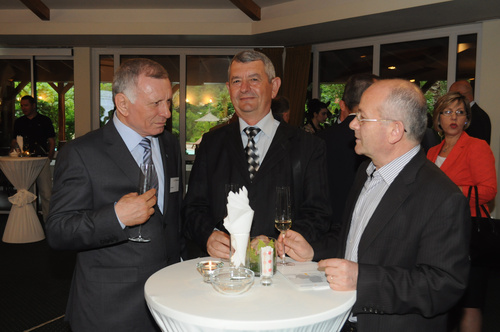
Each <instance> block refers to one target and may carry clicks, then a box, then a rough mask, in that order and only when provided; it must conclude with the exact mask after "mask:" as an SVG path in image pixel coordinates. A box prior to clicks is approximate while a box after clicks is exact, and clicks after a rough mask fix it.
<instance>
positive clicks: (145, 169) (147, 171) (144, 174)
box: [129, 164, 156, 243]
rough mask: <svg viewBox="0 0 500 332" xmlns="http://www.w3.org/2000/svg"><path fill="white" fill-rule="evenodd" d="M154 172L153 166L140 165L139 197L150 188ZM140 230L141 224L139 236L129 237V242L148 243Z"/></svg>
mask: <svg viewBox="0 0 500 332" xmlns="http://www.w3.org/2000/svg"><path fill="white" fill-rule="evenodd" d="M155 172H156V170H155V166H154V165H153V164H142V165H141V173H140V175H139V195H142V194H144V193H145V192H146V191H148V190H149V189H151V188H152V180H153V175H154V174H155ZM141 229H142V224H141V225H139V234H138V235H137V236H135V237H129V240H130V241H133V242H141V243H146V242H150V241H151V239H149V238H145V237H143V236H142V234H141Z"/></svg>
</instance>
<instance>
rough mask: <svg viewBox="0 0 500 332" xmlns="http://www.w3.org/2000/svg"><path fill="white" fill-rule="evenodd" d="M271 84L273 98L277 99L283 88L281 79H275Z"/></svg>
mask: <svg viewBox="0 0 500 332" xmlns="http://www.w3.org/2000/svg"><path fill="white" fill-rule="evenodd" d="M271 84H272V85H273V94H272V96H273V98H274V97H276V95H277V94H278V91H279V90H280V86H281V78H279V77H275V78H273V79H272V81H271Z"/></svg>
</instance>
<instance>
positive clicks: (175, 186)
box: [170, 177, 179, 193]
mask: <svg viewBox="0 0 500 332" xmlns="http://www.w3.org/2000/svg"><path fill="white" fill-rule="evenodd" d="M178 191H179V178H178V177H176V178H170V192H171V193H176V192H178Z"/></svg>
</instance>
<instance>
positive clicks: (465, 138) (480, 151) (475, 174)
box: [427, 132, 497, 216]
mask: <svg viewBox="0 0 500 332" xmlns="http://www.w3.org/2000/svg"><path fill="white" fill-rule="evenodd" d="M443 145H444V140H443V141H442V142H441V144H438V145H436V146H434V147H432V148H430V149H429V151H428V152H427V158H428V159H429V160H430V161H432V162H435V161H436V158H437V156H438V154H439V151H441V148H442V147H443ZM441 170H442V171H443V172H444V173H445V174H446V175H448V177H449V178H450V179H451V180H452V181H453V182H455V184H456V185H457V186H459V187H460V189H462V192H463V193H464V195H466V196H467V194H468V192H469V187H470V186H477V190H478V193H479V204H480V205H481V204H485V203H488V202H489V201H491V200H493V199H494V198H495V195H496V193H497V176H496V171H495V157H494V156H493V152H492V151H491V148H490V146H489V145H488V143H486V141H484V140H481V139H478V138H474V137H470V136H469V135H467V133H466V132H463V133H462V135H461V136H460V138H459V139H458V141H457V143H456V144H455V146H454V147H453V149H452V150H451V151H450V154H449V155H448V157H446V160H445V161H444V163H443V164H442V165H441ZM475 196H476V195H475V194H474V190H472V198H471V200H470V209H471V215H472V216H476V207H475ZM485 207H486V208H488V206H487V205H485Z"/></svg>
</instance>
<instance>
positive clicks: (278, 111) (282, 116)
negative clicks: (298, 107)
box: [271, 96, 290, 123]
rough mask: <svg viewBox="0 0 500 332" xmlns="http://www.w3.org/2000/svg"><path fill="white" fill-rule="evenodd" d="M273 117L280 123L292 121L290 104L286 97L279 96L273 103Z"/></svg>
mask: <svg viewBox="0 0 500 332" xmlns="http://www.w3.org/2000/svg"><path fill="white" fill-rule="evenodd" d="M271 111H272V112H273V117H274V118H275V119H276V120H278V121H285V122H286V123H288V122H289V121H290V102H289V101H288V98H287V97H285V96H277V97H276V98H273V100H272V102H271Z"/></svg>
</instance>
